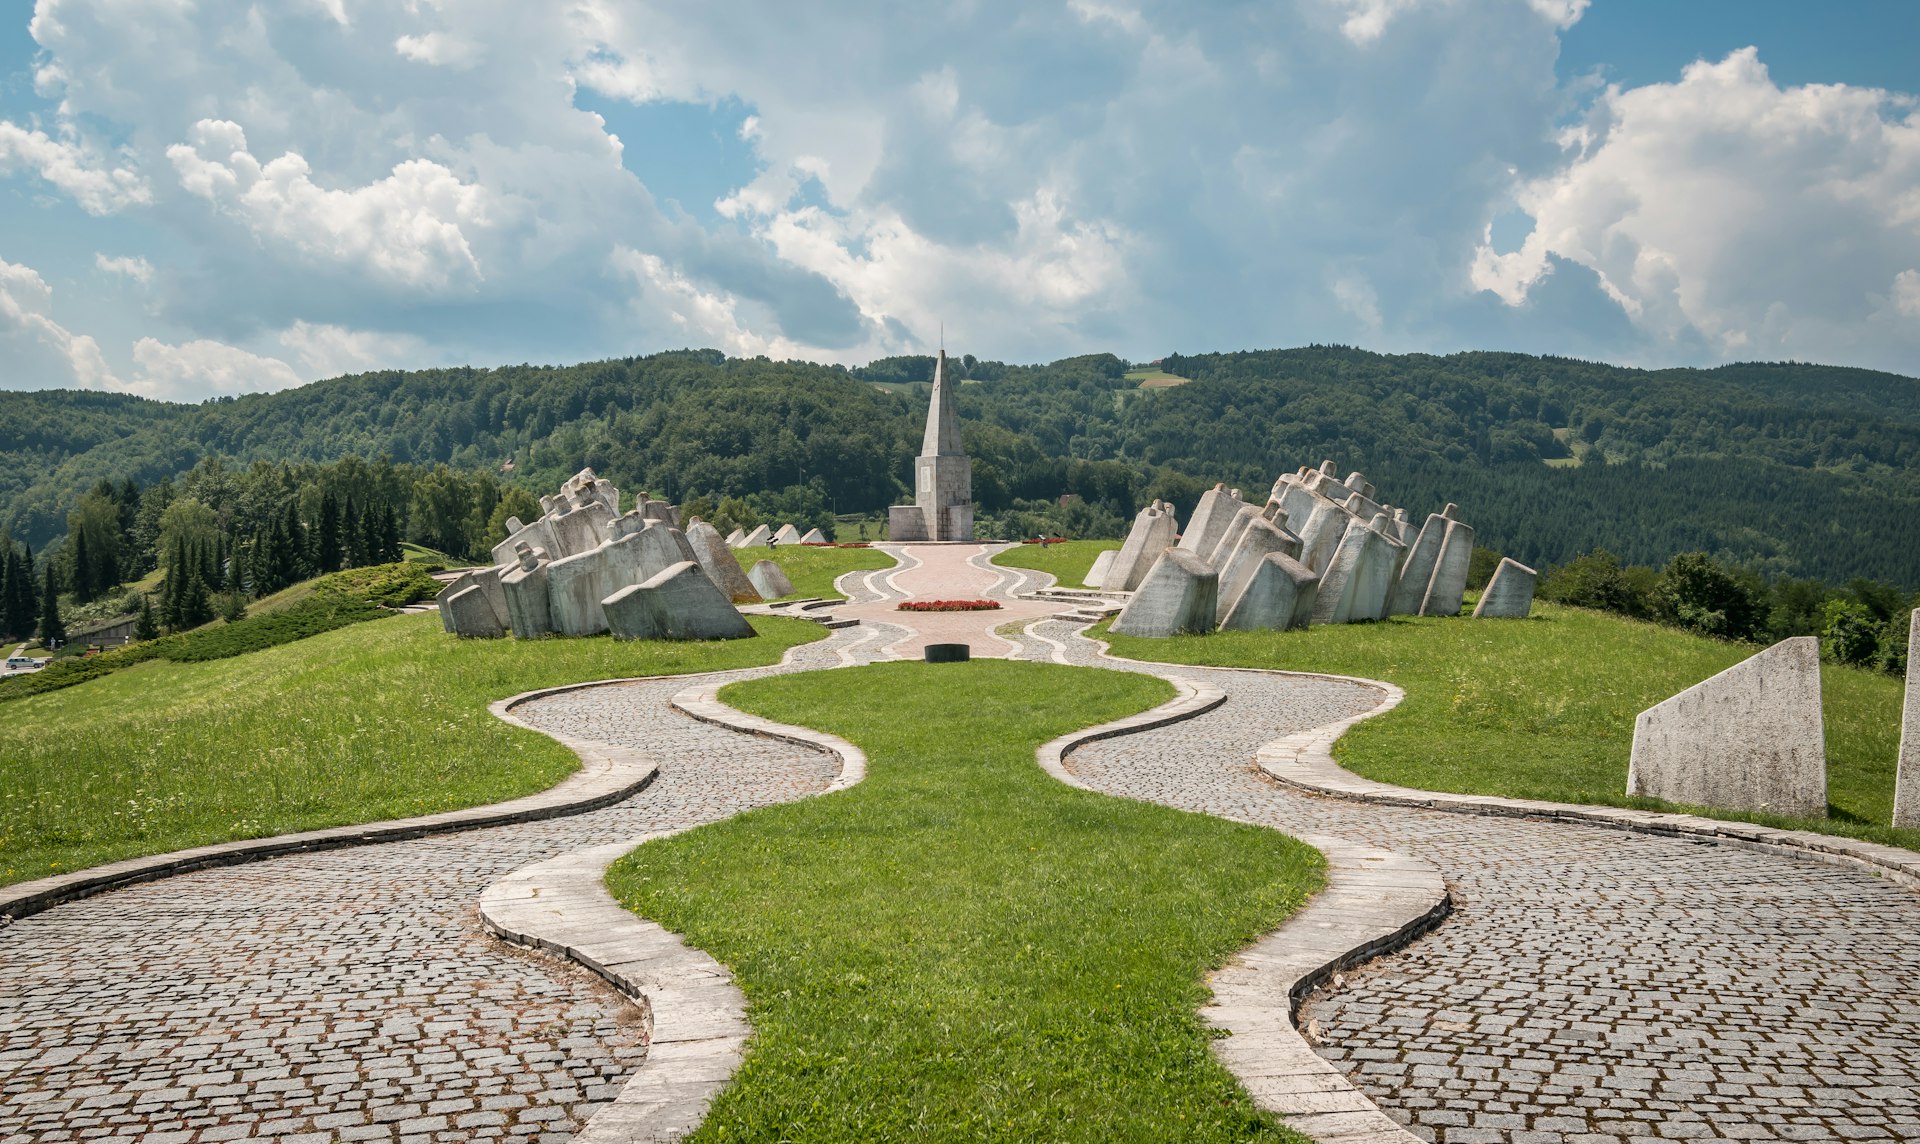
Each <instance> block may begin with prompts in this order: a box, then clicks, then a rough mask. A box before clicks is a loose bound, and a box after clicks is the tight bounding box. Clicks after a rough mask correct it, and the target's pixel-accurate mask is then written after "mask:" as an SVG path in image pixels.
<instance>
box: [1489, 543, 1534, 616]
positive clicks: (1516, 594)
mask: <svg viewBox="0 0 1920 1144" xmlns="http://www.w3.org/2000/svg"><path fill="white" fill-rule="evenodd" d="M1539 578H1540V576H1539V574H1538V573H1537V572H1535V571H1534V570H1533V569H1531V568H1529V567H1527V566H1526V565H1525V564H1522V563H1520V562H1519V561H1518V560H1514V559H1512V558H1511V557H1505V556H1503V557H1501V558H1500V566H1499V567H1498V568H1495V569H1494V570H1493V579H1491V580H1489V581H1487V588H1486V591H1484V592H1482V593H1480V603H1479V604H1478V605H1477V606H1476V607H1475V608H1474V609H1473V618H1474V619H1476V620H1524V619H1526V618H1527V616H1528V615H1530V614H1532V612H1533V585H1534V582H1535V581H1536V580H1538V579H1539Z"/></svg>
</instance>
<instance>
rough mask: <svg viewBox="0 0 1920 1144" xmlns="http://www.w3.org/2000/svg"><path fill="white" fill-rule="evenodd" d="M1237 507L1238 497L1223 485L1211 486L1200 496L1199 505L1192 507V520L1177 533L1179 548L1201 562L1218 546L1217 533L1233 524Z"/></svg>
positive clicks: (1238, 509)
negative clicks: (1199, 558)
mask: <svg viewBox="0 0 1920 1144" xmlns="http://www.w3.org/2000/svg"><path fill="white" fill-rule="evenodd" d="M1240 508H1241V502H1240V498H1238V497H1236V496H1234V495H1233V494H1232V493H1231V492H1229V491H1228V490H1227V486H1225V485H1215V486H1213V487H1212V488H1210V489H1208V490H1207V491H1206V492H1204V493H1201V494H1200V503H1199V504H1198V505H1196V506H1194V510H1193V517H1192V519H1190V520H1188V521H1187V527H1186V530H1185V531H1183V532H1182V533H1181V534H1180V547H1182V548H1184V549H1186V550H1187V551H1188V552H1191V553H1193V554H1194V555H1195V556H1198V557H1201V558H1202V559H1205V558H1207V557H1208V556H1210V555H1211V554H1212V552H1213V549H1214V546H1215V545H1217V544H1219V543H1220V537H1221V534H1223V533H1225V532H1226V531H1227V526H1228V525H1229V524H1232V523H1233V516H1234V514H1235V513H1237V512H1239V511H1240Z"/></svg>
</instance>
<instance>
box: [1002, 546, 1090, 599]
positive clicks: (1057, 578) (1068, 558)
mask: <svg viewBox="0 0 1920 1144" xmlns="http://www.w3.org/2000/svg"><path fill="white" fill-rule="evenodd" d="M1119 547H1120V541H1118V540H1069V541H1067V542H1065V543H1064V544H1016V545H1014V546H1013V547H1012V548H1009V549H1006V550H1005V551H1003V552H999V553H996V554H995V555H994V558H993V562H994V563H995V564H1000V565H1003V566H1005V567H1008V568H1032V569H1034V570H1035V571H1038V572H1050V573H1052V574H1053V579H1054V582H1055V583H1056V584H1057V585H1058V586H1059V587H1062V588H1087V587H1091V585H1089V584H1088V583H1087V582H1086V581H1087V573H1088V572H1089V571H1091V570H1092V569H1093V562H1094V561H1095V560H1097V559H1099V557H1100V554H1101V553H1102V552H1106V551H1109V550H1111V549H1117V548H1119Z"/></svg>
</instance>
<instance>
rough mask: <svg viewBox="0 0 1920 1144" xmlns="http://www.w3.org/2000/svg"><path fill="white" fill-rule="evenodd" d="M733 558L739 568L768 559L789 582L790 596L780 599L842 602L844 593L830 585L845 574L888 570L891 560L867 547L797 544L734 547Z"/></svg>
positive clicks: (891, 563)
mask: <svg viewBox="0 0 1920 1144" xmlns="http://www.w3.org/2000/svg"><path fill="white" fill-rule="evenodd" d="M733 555H734V558H735V559H736V560H738V561H739V562H740V567H741V568H743V569H746V568H751V567H753V566H754V565H755V564H758V563H759V562H760V561H762V560H771V561H773V562H774V563H775V564H778V565H779V566H780V570H781V571H782V572H785V573H786V574H787V579H789V580H791V581H793V595H792V596H790V597H781V598H782V599H808V598H812V597H818V598H820V599H822V600H844V599H846V598H847V597H846V594H845V593H843V592H838V591H835V590H834V587H833V582H834V581H835V580H837V579H839V578H840V577H841V576H843V575H845V574H846V573H848V572H855V571H858V570H860V569H862V568H891V567H893V557H891V556H888V555H887V554H886V553H884V552H879V551H876V550H874V549H871V548H815V547H808V546H805V545H799V544H782V545H779V546H777V547H775V548H767V547H765V546H764V545H760V546H756V547H753V548H736V549H734V550H733Z"/></svg>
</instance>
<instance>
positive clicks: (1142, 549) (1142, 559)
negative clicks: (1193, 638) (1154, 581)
mask: <svg viewBox="0 0 1920 1144" xmlns="http://www.w3.org/2000/svg"><path fill="white" fill-rule="evenodd" d="M1174 528H1175V525H1174V519H1173V511H1172V509H1171V508H1170V507H1168V506H1167V505H1164V504H1162V503H1161V502H1159V501H1154V502H1153V503H1152V504H1150V505H1148V506H1147V507H1145V508H1143V509H1141V510H1140V513H1139V515H1138V516H1135V517H1134V518H1133V527H1132V528H1131V529H1129V530H1128V531H1127V540H1126V543H1125V544H1122V545H1121V546H1120V555H1118V556H1116V557H1114V558H1113V565H1112V567H1110V568H1109V569H1108V570H1107V579H1106V581H1105V582H1104V583H1102V584H1101V585H1100V586H1101V587H1102V588H1105V589H1107V590H1109V591H1113V592H1131V591H1133V590H1134V589H1136V588H1138V587H1139V586H1140V584H1141V582H1142V581H1144V580H1145V579H1146V578H1147V573H1148V572H1149V571H1150V570H1151V569H1152V568H1153V565H1154V561H1156V560H1158V559H1160V554H1161V553H1162V552H1164V551H1166V550H1167V549H1168V548H1171V547H1172V546H1173V536H1174Z"/></svg>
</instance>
